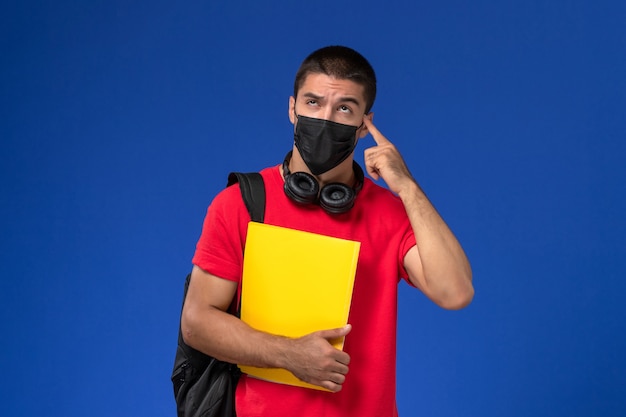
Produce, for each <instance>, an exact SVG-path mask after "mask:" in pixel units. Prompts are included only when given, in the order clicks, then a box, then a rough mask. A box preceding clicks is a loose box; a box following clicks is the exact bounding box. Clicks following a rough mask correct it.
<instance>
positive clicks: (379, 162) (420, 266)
mask: <svg viewBox="0 0 626 417" xmlns="http://www.w3.org/2000/svg"><path fill="white" fill-rule="evenodd" d="M363 120H364V123H365V125H366V127H367V129H368V130H369V132H370V133H371V135H372V137H373V138H374V141H375V142H376V145H375V146H373V147H371V148H368V149H366V150H365V165H366V168H367V172H368V173H369V174H370V175H371V176H372V178H374V179H375V180H378V179H379V178H382V179H383V180H384V181H385V183H386V184H387V186H388V187H389V189H390V190H391V191H392V192H394V193H395V194H397V195H398V196H399V197H400V199H401V200H402V202H403V204H404V207H405V210H406V212H407V215H408V217H409V221H410V222H411V227H412V228H413V232H414V234H415V239H416V242H417V245H416V246H414V247H413V248H411V249H409V251H408V252H407V254H406V256H405V258H404V266H405V268H406V270H407V272H408V274H409V279H410V280H411V282H412V283H413V285H415V286H416V287H418V288H419V289H420V290H421V291H422V292H423V293H424V294H426V296H428V297H429V298H430V299H431V300H432V301H433V302H435V303H436V304H437V305H439V306H441V307H443V308H447V309H460V308H463V307H465V306H467V305H468V304H469V303H470V302H471V301H472V298H473V296H474V288H473V285H472V271H471V267H470V264H469V262H468V260H467V257H466V256H465V252H464V251H463V249H462V248H461V245H460V244H459V242H458V241H457V239H456V237H455V236H454V234H453V233H452V231H451V230H450V229H449V228H448V226H447V225H446V223H445V222H444V220H443V219H442V218H441V216H440V215H439V213H437V210H436V209H435V207H434V206H433V205H432V204H431V202H430V201H429V200H428V197H426V194H425V193H424V192H423V191H422V189H421V187H420V186H419V184H418V183H417V181H415V179H414V178H413V176H412V175H411V173H410V172H409V170H408V168H407V166H406V164H405V162H404V160H403V158H402V156H401V155H400V153H399V152H398V150H397V149H396V147H395V146H394V145H393V143H391V142H390V141H389V140H388V139H387V138H386V137H385V136H383V135H382V134H381V133H380V131H379V130H378V129H377V128H376V126H374V124H373V123H372V121H371V120H370V118H368V117H365V118H364V119H363Z"/></svg>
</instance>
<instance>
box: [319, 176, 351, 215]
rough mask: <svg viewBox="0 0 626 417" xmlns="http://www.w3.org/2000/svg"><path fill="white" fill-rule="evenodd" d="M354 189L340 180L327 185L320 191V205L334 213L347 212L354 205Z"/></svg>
mask: <svg viewBox="0 0 626 417" xmlns="http://www.w3.org/2000/svg"><path fill="white" fill-rule="evenodd" d="M355 197H356V193H355V191H354V189H352V188H351V187H348V186H347V185H345V184H342V183H339V182H333V183H330V184H328V185H325V186H324V187H323V188H322V191H321V192H320V201H319V204H320V207H322V208H323V209H324V210H326V211H327V212H329V213H332V214H341V213H345V212H347V211H348V210H350V209H351V208H352V206H354V198H355Z"/></svg>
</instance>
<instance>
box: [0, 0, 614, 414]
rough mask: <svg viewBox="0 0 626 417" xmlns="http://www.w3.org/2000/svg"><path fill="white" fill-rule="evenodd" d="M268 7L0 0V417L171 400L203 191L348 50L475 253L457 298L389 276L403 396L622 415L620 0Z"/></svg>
mask: <svg viewBox="0 0 626 417" xmlns="http://www.w3.org/2000/svg"><path fill="white" fill-rule="evenodd" d="M266 3H267V4H266ZM269 3H270V2H241V1H230V2H217V1H205V2H199V1H192V2H181V3H176V2H166V1H161V0H156V1H151V2H125V1H106V2H105V1H97V0H94V1H88V2H85V1H70V0H62V1H57V2H51V1H39V2H37V1H16V0H9V1H5V2H3V7H2V9H3V10H2V13H0V15H1V16H2V17H0V19H1V21H0V23H1V25H0V35H1V36H0V45H1V47H0V48H1V49H0V62H1V67H0V75H1V77H0V106H1V107H0V111H1V113H0V114H1V116H0V120H2V122H1V125H0V137H1V142H0V193H1V204H0V227H1V229H0V233H1V235H0V236H1V240H0V276H1V284H0V285H1V287H0V314H1V327H0V335H1V336H0V337H2V342H1V348H2V352H1V353H2V354H1V355H0V369H1V370H2V378H1V379H0V380H1V382H0V396H1V399H2V400H1V401H0V414H1V415H3V416H11V417H17V416H35V415H49V416H85V415H87V416H173V415H174V413H175V412H174V402H173V396H172V388H171V384H170V382H169V377H170V372H171V367H172V361H173V356H174V351H175V344H176V336H177V330H178V323H177V321H178V316H179V311H180V301H181V291H182V280H183V279H184V276H185V274H186V273H187V271H188V270H189V269H190V259H191V256H192V254H193V251H194V247H195V242H196V240H197V238H198V236H199V233H200V229H201V225H202V219H203V216H204V213H205V210H206V206H207V205H208V204H209V202H210V200H211V199H212V197H213V196H214V195H215V194H216V193H217V192H218V191H219V190H220V189H221V188H222V187H223V186H224V185H225V181H226V176H227V173H228V172H230V171H232V170H243V171H254V170H258V169H261V168H263V167H265V166H268V165H273V164H277V163H279V162H280V161H281V159H282V157H283V155H284V153H285V152H286V151H287V150H288V149H289V147H290V146H291V140H292V139H291V138H292V137H291V133H292V127H291V125H290V123H289V120H288V118H287V106H288V97H289V95H291V94H292V84H293V76H294V74H295V71H296V69H297V67H298V66H299V64H300V62H301V61H302V59H303V58H304V57H305V56H306V55H307V54H308V53H310V52H311V51H313V50H314V49H317V48H318V47H321V46H325V45H328V44H345V45H348V46H351V47H353V48H355V49H357V50H359V51H360V52H362V53H363V54H364V55H365V56H366V57H367V58H368V59H369V60H370V62H371V63H372V64H373V66H374V67H375V69H376V71H377V75H378V78H379V91H380V93H379V96H378V99H377V102H376V104H375V106H374V112H375V118H374V121H375V123H376V125H377V127H378V128H379V129H380V130H381V131H382V132H383V133H384V134H385V135H386V136H387V137H388V138H389V139H390V140H391V141H392V142H394V143H395V144H396V146H397V147H398V148H399V149H400V151H401V152H402V153H403V155H404V157H405V159H406V160H407V163H408V165H409V167H410V169H411V170H412V172H413V174H414V176H415V177H416V178H417V179H418V181H419V182H420V184H421V185H422V186H423V188H424V189H425V190H426V192H427V194H428V195H429V197H430V198H431V200H432V201H433V202H434V204H435V206H436V207H437V208H438V210H439V211H440V212H441V214H442V215H443V216H444V218H445V219H446V221H447V222H448V224H449V225H450V226H451V228H452V229H453V230H454V232H455V233H456V235H457V236H458V238H459V240H460V241H461V243H462V244H463V246H464V248H465V249H466V252H467V254H468V256H469V258H470V260H471V263H472V266H473V271H474V283H475V287H476V297H475V299H474V302H473V304H472V305H471V306H470V307H468V308H467V309H465V310H463V311H460V312H449V311H444V310H441V309H439V308H438V307H436V306H435V305H434V304H432V303H431V302H429V301H428V300H426V298H425V297H424V296H423V295H422V294H421V293H419V292H417V291H413V290H411V289H410V288H409V287H408V286H407V285H406V284H404V283H403V284H401V286H400V321H399V325H398V326H399V341H398V405H399V408H400V412H401V414H402V415H404V416H481V417H490V416H520V417H521V416H531V415H532V416H623V415H625V414H626V395H625V394H626V329H625V328H626V306H625V305H624V295H625V294H626V284H625V279H626V243H625V238H624V235H625V232H626V221H625V220H624V213H625V212H626V198H625V194H626V193H625V190H626V168H625V165H626V164H625V161H626V158H625V157H626V140H625V139H626V117H625V116H626V81H625V80H626V77H625V76H624V74H626V55H625V54H626V25H625V22H626V3H624V2H619V1H590V0H589V1H580V0H573V1H549V0H543V1H541V0H539V1H528V0H524V1H521V0H520V1H481V0H477V1H472V2H464V1H454V0H442V1H439V2H436V3H435V2H433V3H432V4H431V3H426V2H409V1H404V2H402V1H397V0H387V1H378V2H372V1H364V2H346V1H326V0H320V1H317V2H314V3H312V2H308V3H303V2H297V1H285V2H278V1H277V2H272V3H271V4H269ZM371 145H373V140H372V139H371V137H368V138H366V139H365V140H363V141H361V142H360V144H359V147H358V149H357V160H362V152H363V150H364V149H365V148H366V147H367V146H371ZM373 215H375V213H373ZM372 336H373V337H375V335H372ZM390 366H391V365H390Z"/></svg>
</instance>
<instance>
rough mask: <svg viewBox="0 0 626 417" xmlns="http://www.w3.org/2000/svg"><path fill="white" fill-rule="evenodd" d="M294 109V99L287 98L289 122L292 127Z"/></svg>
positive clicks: (292, 97) (294, 117) (294, 119)
mask: <svg viewBox="0 0 626 417" xmlns="http://www.w3.org/2000/svg"><path fill="white" fill-rule="evenodd" d="M295 109H296V99H295V98H294V96H291V97H289V121H290V122H291V124H292V125H293V124H295V123H296V116H295Z"/></svg>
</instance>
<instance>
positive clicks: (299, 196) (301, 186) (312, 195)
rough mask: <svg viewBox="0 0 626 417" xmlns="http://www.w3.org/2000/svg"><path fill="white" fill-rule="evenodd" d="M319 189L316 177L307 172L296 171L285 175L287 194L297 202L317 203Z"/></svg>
mask: <svg viewBox="0 0 626 417" xmlns="http://www.w3.org/2000/svg"><path fill="white" fill-rule="evenodd" d="M319 190H320V186H319V184H318V183H317V181H316V180H315V178H314V177H313V176H312V175H310V174H307V173H306V172H294V173H293V174H289V175H287V176H286V177H285V194H287V196H288V197H289V198H291V199H292V200H293V201H295V202H296V203H299V204H312V203H315V201H316V200H317V195H318V193H319Z"/></svg>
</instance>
